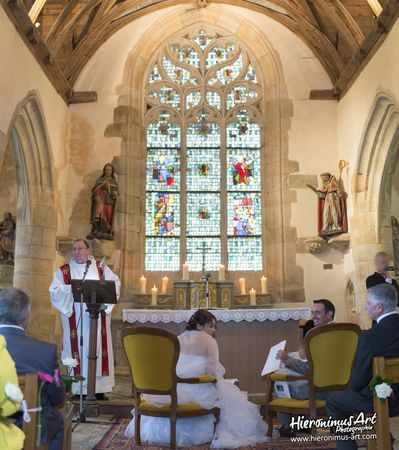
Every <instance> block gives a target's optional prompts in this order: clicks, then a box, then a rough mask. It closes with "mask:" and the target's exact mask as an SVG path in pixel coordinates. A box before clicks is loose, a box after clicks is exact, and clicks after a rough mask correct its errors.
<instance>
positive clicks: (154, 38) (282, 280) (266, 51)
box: [105, 8, 304, 301]
mask: <svg viewBox="0 0 399 450" xmlns="http://www.w3.org/2000/svg"><path fill="white" fill-rule="evenodd" d="M199 24H203V25H204V26H206V25H207V24H208V25H209V26H211V27H213V28H214V29H219V30H220V31H222V32H223V33H225V34H233V35H234V36H235V38H237V39H238V40H240V41H241V42H243V43H245V46H246V47H247V48H248V49H249V50H250V53H252V54H254V55H255V60H256V65H257V73H258V74H259V73H260V74H261V76H262V79H263V85H264V87H265V90H266V95H265V104H264V108H263V109H264V111H265V117H267V121H266V122H265V123H264V130H265V132H264V136H265V140H264V145H263V150H262V151H263V154H262V159H263V165H264V167H263V169H264V172H265V173H267V174H269V176H268V178H267V182H266V184H265V189H264V194H265V195H263V196H262V199H263V200H262V208H264V211H265V216H266V217H267V220H266V221H265V225H264V229H263V234H264V235H265V236H266V243H265V251H266V255H267V256H266V260H267V261H268V266H267V267H266V274H267V276H268V278H269V281H270V286H271V289H272V295H273V299H274V300H275V301H283V300H286V301H304V288H303V285H304V284H303V283H304V282H303V270H302V268H300V267H299V266H297V265H296V245H297V233H296V229H295V228H292V227H290V218H291V203H292V202H294V201H295V200H296V198H295V192H294V191H290V189H289V187H288V175H289V173H292V172H296V171H297V170H298V163H297V162H294V161H289V159H288V130H289V128H290V118H291V117H292V114H293V107H292V103H291V102H290V100H289V99H288V93H287V88H286V85H285V83H284V80H283V75H282V68H281V65H280V62H279V60H278V57H277V55H276V54H275V52H274V51H273V49H272V48H271V45H270V43H269V41H268V40H267V39H266V37H265V36H264V34H263V33H262V32H261V30H259V29H258V28H257V27H255V26H253V25H250V24H248V23H246V22H245V20H244V19H243V18H242V17H239V16H236V15H234V14H231V15H229V17H228V18H226V17H225V16H223V14H221V11H218V10H217V9H214V10H209V11H208V10H207V8H205V9H203V10H196V11H191V12H190V13H189V14H188V13H182V12H177V13H173V14H171V15H170V16H168V17H166V18H163V19H162V21H159V22H158V23H156V24H155V25H154V26H153V27H152V28H151V29H150V30H147V32H146V34H145V36H143V38H142V39H141V41H139V43H138V44H137V45H136V47H135V48H134V49H133V50H132V52H131V54H130V57H129V59H128V60H127V62H126V65H125V72H124V80H123V85H122V86H120V87H119V92H121V95H120V97H119V100H118V106H117V107H116V108H115V111H114V123H113V124H111V125H109V126H108V127H107V129H106V132H105V135H106V136H117V137H120V138H121V139H122V142H121V156H120V157H119V158H118V161H116V165H117V167H118V169H119V170H118V173H119V184H120V186H121V192H124V193H123V194H122V196H121V197H120V201H119V205H118V209H119V218H118V228H119V230H120V236H121V237H120V242H117V245H118V247H119V248H121V249H123V250H122V261H123V263H122V265H123V274H122V278H123V284H124V288H125V290H124V293H125V298H129V296H131V295H132V294H133V293H134V292H135V289H134V288H135V287H136V286H137V280H138V279H139V277H140V275H141V273H142V272H143V271H144V266H143V262H144V258H143V255H144V242H143V239H142V236H143V235H144V229H145V228H144V225H145V224H144V211H145V201H144V198H145V167H146V166H145V162H146V161H145V156H146V148H145V132H144V126H143V118H144V113H143V110H144V104H143V99H144V82H145V74H146V73H147V71H148V70H149V67H150V61H151V58H152V55H153V52H154V49H158V48H160V46H161V45H162V44H163V43H164V42H165V41H167V40H168V39H169V38H170V37H172V36H173V35H174V34H175V33H179V32H181V31H182V30H186V29H187V30H189V29H190V28H191V27H196V26H198V25H199ZM255 49H256V50H255ZM254 64H255V63H254ZM266 149H267V151H266ZM129 174H135V177H132V176H129ZM143 174H144V175H143ZM122 186H123V187H122ZM149 276H150V277H151V275H149ZM172 281H173V280H172ZM151 282H152V280H151V279H150V283H151ZM132 288H133V289H132Z"/></svg>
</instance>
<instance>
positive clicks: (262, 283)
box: [260, 276, 267, 294]
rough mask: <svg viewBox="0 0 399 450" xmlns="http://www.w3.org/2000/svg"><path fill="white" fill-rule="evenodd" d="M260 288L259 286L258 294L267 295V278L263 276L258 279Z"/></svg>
mask: <svg viewBox="0 0 399 450" xmlns="http://www.w3.org/2000/svg"><path fill="white" fill-rule="evenodd" d="M260 286H261V290H260V292H261V293H262V294H267V278H266V277H265V276H263V277H262V278H261V279H260Z"/></svg>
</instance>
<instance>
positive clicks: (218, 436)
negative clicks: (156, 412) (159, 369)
mask: <svg viewBox="0 0 399 450" xmlns="http://www.w3.org/2000/svg"><path fill="white" fill-rule="evenodd" d="M215 332H216V318H215V316H214V315H213V314H212V313H210V312H209V311H207V310H203V309H202V310H201V309H199V310H198V311H196V312H195V314H194V315H193V316H192V317H191V318H190V320H189V321H188V323H187V326H186V331H184V333H182V334H181V335H180V336H179V342H180V355H179V359H178V363H177V367H176V372H177V375H178V376H179V377H181V378H191V377H197V376H199V375H203V374H209V375H212V376H214V377H215V378H216V379H217V383H216V384H214V383H204V384H199V385H198V384H195V385H193V384H186V383H179V384H178V385H177V402H178V404H182V403H189V402H195V403H197V404H199V405H201V406H202V407H203V408H206V409H211V408H214V407H219V408H220V422H219V423H218V424H217V425H216V430H215V432H214V425H215V424H214V422H215V418H214V416H213V415H206V416H201V417H192V418H185V419H177V428H176V430H177V431H176V440H177V445H192V446H194V445H201V444H206V443H209V442H211V448H238V447H244V446H251V445H255V444H256V443H260V442H265V441H267V439H268V438H267V436H266V432H267V424H266V423H265V422H264V421H263V419H262V416H261V415H260V411H259V406H257V405H255V404H254V403H251V402H249V401H248V400H247V398H246V395H245V393H243V392H242V391H240V389H239V388H238V387H237V386H235V385H234V384H232V383H230V382H229V381H227V380H225V379H224V373H225V368H224V367H223V366H222V365H221V364H220V361H219V348H218V344H217V342H216V340H215V338H214V335H215ZM145 400H146V401H147V402H150V403H152V404H153V405H154V406H157V407H159V408H160V407H162V406H163V404H165V403H168V400H167V399H165V396H153V395H146V396H145ZM169 401H170V400H169ZM132 412H133V414H134V410H133V411H132ZM140 431H141V433H140V434H141V437H142V439H143V440H145V441H148V442H150V443H153V444H156V443H157V444H161V443H165V442H169V439H170V434H169V433H170V422H169V419H168V418H163V417H148V416H147V417H146V416H143V417H142V418H141V427H140ZM134 433H135V429H134V418H133V420H132V421H131V422H130V424H129V425H128V427H127V430H126V435H127V436H129V437H133V436H134ZM274 436H275V437H276V436H277V433H275V434H274Z"/></svg>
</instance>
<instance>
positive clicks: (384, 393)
mask: <svg viewBox="0 0 399 450" xmlns="http://www.w3.org/2000/svg"><path fill="white" fill-rule="evenodd" d="M375 393H376V394H377V397H378V398H388V397H389V396H390V395H391V394H392V388H391V386H389V384H387V383H381V384H377V386H376V387H375Z"/></svg>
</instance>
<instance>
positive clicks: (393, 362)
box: [373, 356, 399, 384]
mask: <svg viewBox="0 0 399 450" xmlns="http://www.w3.org/2000/svg"><path fill="white" fill-rule="evenodd" d="M373 373H374V375H380V376H381V378H384V379H386V380H391V381H392V383H395V384H397V383H399V358H384V357H383V356H378V357H375V358H374V360H373Z"/></svg>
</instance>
